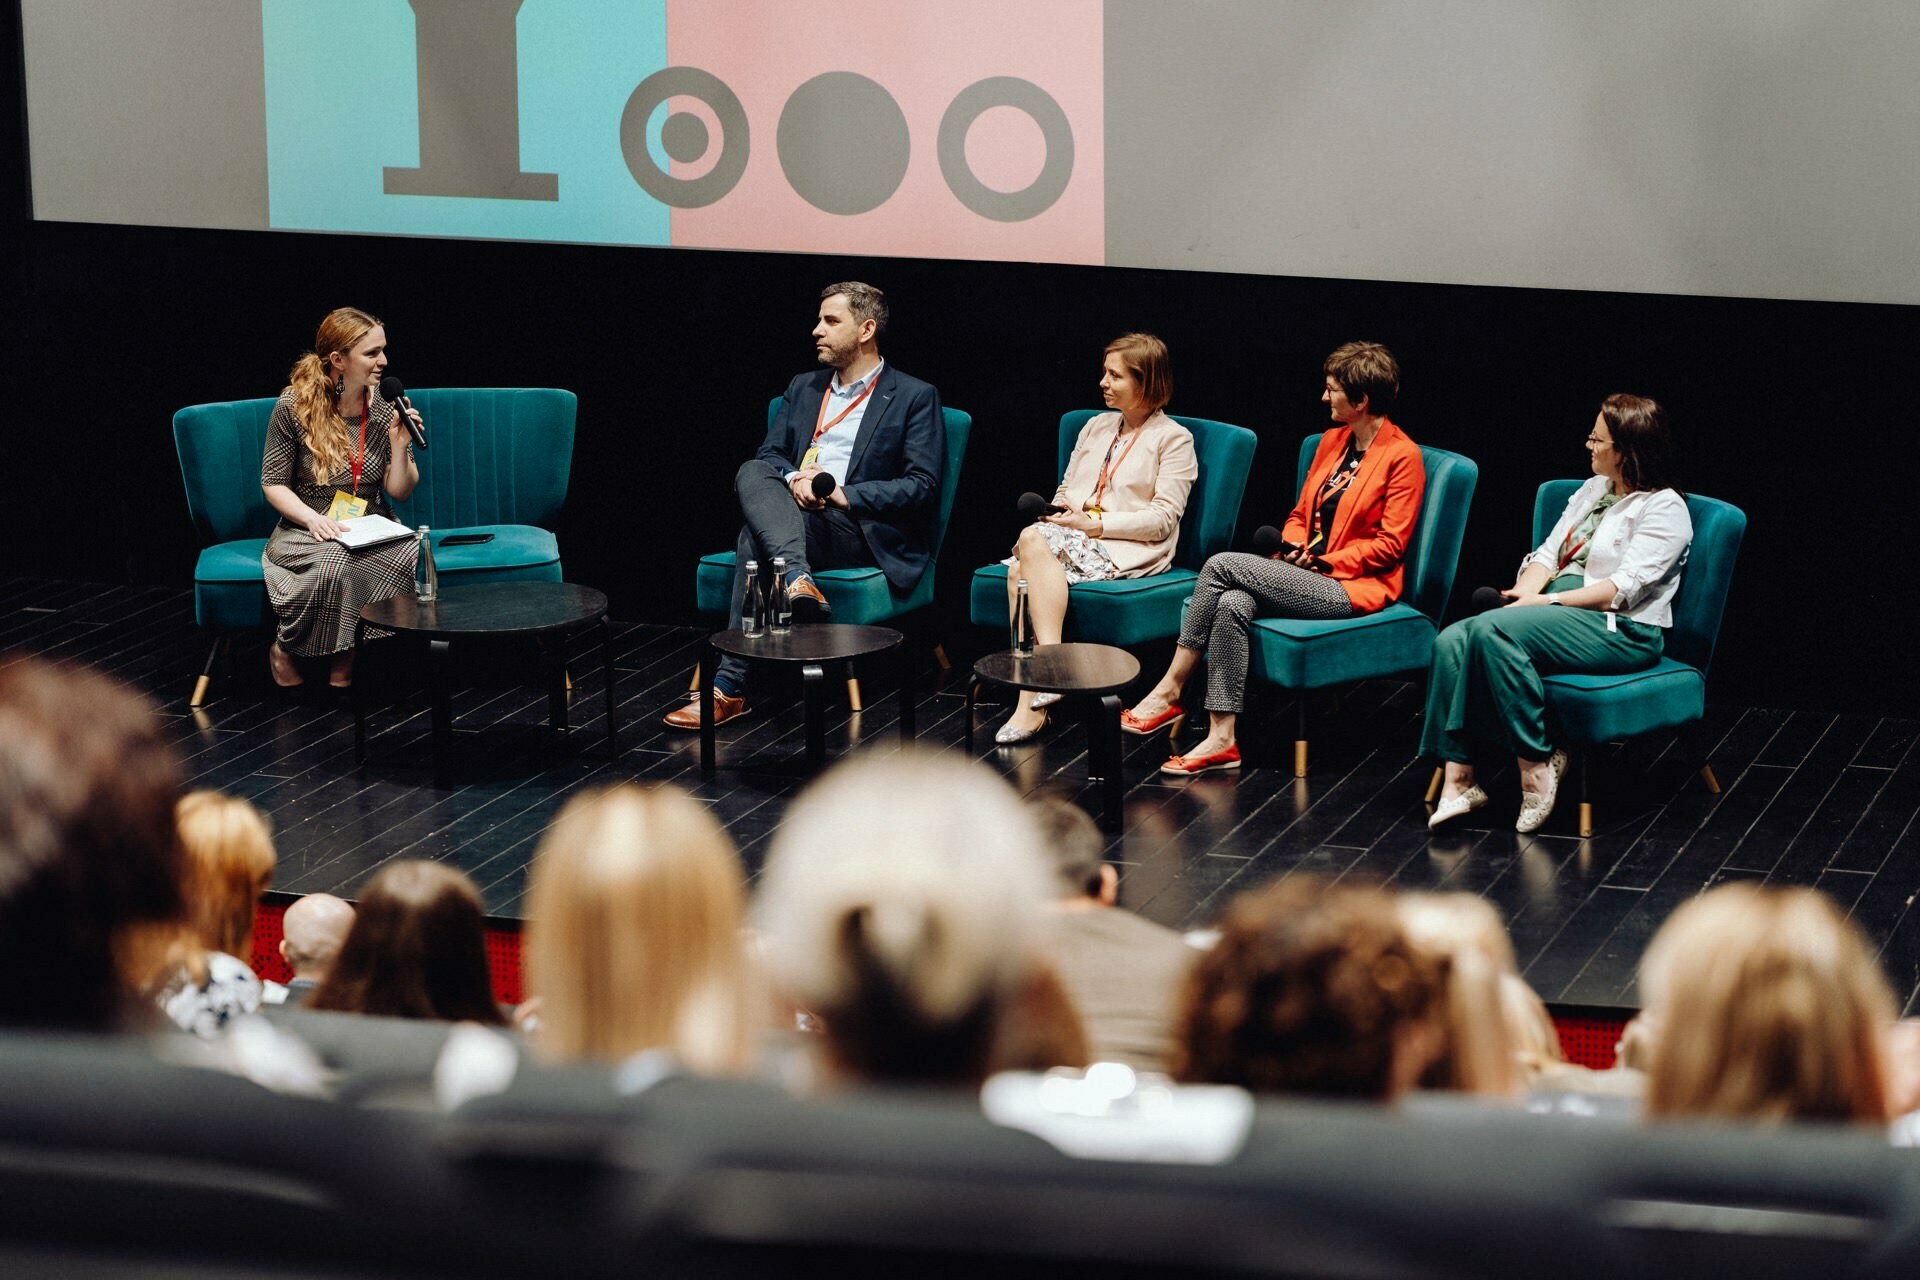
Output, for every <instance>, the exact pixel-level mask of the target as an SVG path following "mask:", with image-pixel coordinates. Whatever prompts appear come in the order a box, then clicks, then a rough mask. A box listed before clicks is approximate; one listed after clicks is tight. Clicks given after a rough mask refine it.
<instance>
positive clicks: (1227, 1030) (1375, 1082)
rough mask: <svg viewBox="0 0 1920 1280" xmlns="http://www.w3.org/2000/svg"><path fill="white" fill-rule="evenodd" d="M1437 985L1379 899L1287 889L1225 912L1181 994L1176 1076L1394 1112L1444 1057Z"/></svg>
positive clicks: (1254, 895) (1392, 911)
mask: <svg viewBox="0 0 1920 1280" xmlns="http://www.w3.org/2000/svg"><path fill="white" fill-rule="evenodd" d="M1445 979H1446V975H1445V972H1444V966H1442V965H1441V964H1439V963H1438V962H1436V961H1435V960H1433V959H1432V958H1431V957H1430V956H1429V955H1428V954H1427V953H1426V952H1425V951H1423V950H1421V949H1420V948H1418V947H1416V946H1414V945H1413V943H1412V941H1411V940H1410V939H1409V938H1408V937H1407V933H1406V930H1405V928H1404V927H1403V926H1402V925H1401V923H1400V917H1399V913H1398V911H1397V909H1396V908H1395V905H1394V900H1393V898H1392V897H1391V896H1390V895H1388V894H1387V893H1385V892H1383V891H1381V890H1378V889H1363V888H1353V887H1348V886H1345V885H1328V884H1327V883H1326V882H1325V881H1323V880H1321V879H1319V878H1317V877H1314V876H1305V875H1295V876H1289V877H1287V878H1285V879H1283V880H1280V881H1279V882H1277V883H1275V884H1272V885H1268V886H1266V887H1265V888H1261V889H1255V890H1251V891H1249V892H1247V893H1243V894H1241V895H1240V896H1239V897H1238V898H1236V899H1234V901H1233V902H1232V903H1231V904H1230V905H1229V906H1228V907H1227V911H1226V914H1225V917H1224V918H1223V919H1222V921H1221V929H1220V939H1219V941H1218V942H1216V943H1215V944H1214V946H1213V949H1212V950H1211V951H1208V952H1206V953H1205V954H1203V955H1202V956H1200V958H1199V960H1198V961H1197V962H1196V963H1195V965H1194V969H1193V973H1192V976H1191V977H1190V978H1189V979H1188V982H1187V990H1186V1000H1185V1008H1184V1011H1183V1013H1182V1016H1181V1019H1180V1024H1179V1025H1180V1030H1181V1034H1180V1040H1181V1052H1180V1055H1179V1057H1178V1058H1177V1059H1176V1063H1175V1074H1176V1075H1177V1076H1178V1077H1179V1078H1180V1079H1182V1080H1184V1081H1188V1082H1191V1083H1196V1084H1235V1085H1240V1086H1242V1087H1243V1088H1247V1089H1252V1090H1254V1091H1255V1092H1258V1093H1304V1094H1320V1095H1325V1096H1333V1097H1343V1098H1351V1099H1370V1100H1378V1101H1391V1100H1393V1099H1395V1098H1397V1097H1398V1096H1399V1095H1400V1094H1402V1093H1404V1092H1405V1091H1407V1090H1408V1089H1411V1088H1413V1087H1414V1085H1415V1083H1416V1082H1417V1081H1418V1080H1419V1079H1420V1077H1421V1075H1422V1074H1423V1073H1424V1072H1425V1071H1426V1069H1427V1067H1428V1066H1429V1065H1430V1064H1431V1063H1432V1062H1433V1061H1434V1059H1435V1058H1436V1056H1438V1053H1439V1051H1440V1049H1441V1048H1442V1046H1443V1045H1444V1044H1445V1035H1444V1032H1443V1031H1441V1030H1440V1029H1439V1028H1438V1027H1437V1026H1436V1024H1435V1016H1436V1014H1437V1012H1438V1010H1439V1009H1440V1008H1441V1007H1442V1004H1443V999H1444V995H1443V984H1444V982H1445Z"/></svg>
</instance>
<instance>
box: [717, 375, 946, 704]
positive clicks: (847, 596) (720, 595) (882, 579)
mask: <svg viewBox="0 0 1920 1280" xmlns="http://www.w3.org/2000/svg"><path fill="white" fill-rule="evenodd" d="M785 400H786V397H785V396H775V397H774V398H773V399H772V400H770V401H768V403H767V425H769V426H771V425H773V419H774V417H775V415H777V414H778V413H779V412H780V406H781V405H782V404H783V403H784V402H785ZM941 414H942V416H943V417H944V419H945V421H946V429H947V457H946V470H945V472H944V474H943V475H942V476H941V480H940V502H939V509H938V511H937V513H936V514H935V517H934V519H935V523H934V527H933V548H932V554H931V555H929V557H928V559H927V571H926V572H925V573H923V574H921V575H920V581H919V582H918V583H916V584H915V585H914V588H913V590H911V591H900V590H897V589H896V588H895V587H894V586H893V584H892V583H890V582H888V581H887V575H886V574H884V573H882V572H880V570H879V569H877V568H874V567H872V566H869V567H867V568H862V569H820V570H816V571H815V573H814V575H813V581H814V584H815V585H816V586H818V587H819V588H820V594H822V595H824V596H825V597H826V598H827V603H828V604H829V605H831V606H832V608H833V621H835V622H844V623H852V624H857V625H860V626H873V625H875V624H877V623H882V622H886V621H888V620H890V619H893V618H900V617H906V616H908V615H913V616H915V617H920V616H923V614H922V611H923V610H925V609H926V608H927V606H929V605H931V604H932V603H933V579H934V571H935V569H937V568H938V567H939V563H940V547H941V545H942V544H943V543H945V542H946V540H947V522H948V521H949V520H951V519H952V517H953V497H954V494H956V493H958V492H959V491H960V467H961V464H962V463H964V462H965V461H966V458H967V439H968V437H969V436H971V435H972V434H973V415H972V414H969V413H966V412H963V411H962V410H959V409H954V408H942V410H941ZM734 563H735V557H734V553H733V552H731V551H718V552H715V553H714V554H712V555H708V556H702V557H700V565H699V568H698V569H697V570H696V572H695V576H694V599H695V601H696V603H697V604H698V606H699V608H700V612H702V613H719V614H724V613H726V612H727V610H728V609H729V608H730V607H731V606H732V604H733V574H734ZM943 661H944V659H943ZM695 678H696V680H697V679H698V677H697V676H696V677H695ZM847 696H848V698H849V699H850V701H851V703H852V706H853V709H854V710H855V711H858V710H860V685H859V682H858V681H857V680H854V679H852V678H851V677H849V679H848V681H847Z"/></svg>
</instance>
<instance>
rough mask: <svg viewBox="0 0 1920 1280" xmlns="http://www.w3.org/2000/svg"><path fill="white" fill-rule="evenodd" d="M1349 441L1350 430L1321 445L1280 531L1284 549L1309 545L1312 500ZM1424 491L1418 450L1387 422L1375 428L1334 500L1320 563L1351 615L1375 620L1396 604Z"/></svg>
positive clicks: (1423, 471) (1344, 429) (1337, 430)
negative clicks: (1336, 502) (1336, 503)
mask: <svg viewBox="0 0 1920 1280" xmlns="http://www.w3.org/2000/svg"><path fill="white" fill-rule="evenodd" d="M1352 437H1353V429H1352V428H1350V427H1335V428H1334V429H1333V430H1331V431H1329V432H1327V433H1326V434H1325V435H1323V436H1321V437H1320V449H1319V452H1317V453H1315V454H1314V455H1313V465H1312V466H1310V467H1308V468H1307V484H1306V487H1305V488H1303V489H1302V490H1301V491H1300V500H1299V501H1298V502H1296V503H1295V504H1294V507H1293V510H1292V511H1291V512H1289V513H1288V515H1287V523H1286V525H1285V527H1284V528H1283V529H1282V530H1281V532H1282V534H1283V535H1284V536H1285V538H1286V539H1287V541H1289V542H1295V543H1303V542H1305V541H1306V540H1307V520H1308V518H1309V516H1310V515H1311V513H1312V509H1313V504H1314V497H1315V495H1317V494H1318V493H1319V491H1320V486H1321V485H1322V484H1324V483H1325V482H1326V479H1327V477H1328V476H1330V475H1332V474H1333V469H1334V467H1336V466H1338V465H1339V463H1340V459H1341V457H1342V456H1344V455H1345V454H1346V452H1347V441H1348V440H1350V439H1351V438H1352ZM1426 491H1427V466H1426V463H1425V462H1424V461H1423V460H1422V459H1421V457H1420V446H1419V445H1417V444H1415V443H1414V442H1413V441H1411V440H1409V439H1407V433H1406V432H1404V431H1402V430H1401V429H1400V428H1398V427H1396V426H1394V425H1393V421H1392V420H1391V419H1388V420H1385V421H1383V422H1381V424H1380V430H1379V431H1378V432H1377V433H1375V435H1374V437H1373V443H1372V444H1370V445H1368V446H1367V453H1366V456H1365V457H1364V458H1362V459H1361V460H1360V473H1359V474H1358V475H1356V476H1354V478H1353V483H1352V484H1351V485H1349V486H1348V487H1347V491H1346V493H1344V494H1342V495H1341V497H1340V507H1339V509H1338V510H1336V511H1335V512H1334V513H1333V528H1332V530H1331V531H1330V532H1329V534H1328V537H1327V548H1328V549H1327V550H1326V551H1324V552H1322V553H1321V556H1320V558H1321V559H1322V560H1325V561H1326V562H1327V565H1328V566H1329V568H1330V570H1331V574H1330V576H1331V577H1332V578H1333V580H1334V581H1336V582H1338V583H1339V584H1340V586H1341V589H1342V590H1344V591H1345V592H1346V593H1347V599H1349V600H1351V601H1352V602H1353V611H1354V612H1355V613H1373V612H1375V611H1376V610H1379V609H1384V608H1386V607H1387V606H1388V605H1390V604H1392V603H1393V602H1394V601H1395V600H1398V599H1399V598H1400V592H1401V588H1402V585H1403V579H1404V576H1405V575H1404V570H1403V569H1402V566H1401V561H1402V560H1403V559H1404V558H1405V556H1406V554H1407V539H1408V538H1411V537H1412V536H1413V524H1414V521H1415V520H1418V519H1419V518H1420V499H1421V497H1422V496H1423V495H1424V494H1425V493H1426Z"/></svg>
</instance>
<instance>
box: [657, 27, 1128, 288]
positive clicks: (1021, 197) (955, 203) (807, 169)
mask: <svg viewBox="0 0 1920 1280" xmlns="http://www.w3.org/2000/svg"><path fill="white" fill-rule="evenodd" d="M1101 32H1102V7H1101V0H1047V2H1046V3H1034V2H1033V0H969V2H966V3H949V2H945V0H942V2H939V3H927V2H922V0H916V2H915V3H911V4H890V5H873V4H871V3H857V4H856V3H848V2H846V0H820V2H818V3H814V4H808V5H795V4H787V3H775V2H773V0H668V4H667V60H668V63H669V65H672V66H679V67H693V68H698V69H699V70H701V71H705V72H710V73H712V74H713V75H714V76H716V77H718V78H719V79H720V80H721V81H722V82H724V84H725V85H726V86H727V88H728V89H730V90H731V91H732V92H733V93H734V94H735V95H737V97H738V98H739V100H740V105H741V106H742V107H743V108H744V111H745V115H746V119H747V121H748V125H749V129H750V131H751V143H750V148H749V155H748V160H747V164H746V170H745V172H744V173H743V174H741V176H740V179H739V181H738V183H737V184H736V185H734V186H733V187H732V188H731V190H729V191H727V192H726V194H724V195H723V196H721V197H720V198H718V199H716V200H714V201H713V202H712V203H710V204H706V205H704V206H703V207H700V208H675V209H674V210H673V211H672V223H673V239H672V243H674V244H676V245H685V246H694V247H700V248H715V249H763V250H775V251H788V252H801V253H841V254H874V255H881V256H890V257H939V258H991V259H1001V260H1009V261H1036V262H1073V263H1100V262H1103V261H1104V260H1105V248H1106V228H1105V206H1106V190H1105V181H1106V174H1105V154H1106V139H1105V137H1104V136H1103V131H1102V120H1103V116H1104V106H1103V92H1104V89H1103V84H1102V67H1103V50H1102V47H1101V41H1102V36H1101ZM667 107H668V111H669V112H674V113H679V112H685V113H688V114H692V115H696V116H699V117H700V118H701V120H702V123H703V124H708V125H710V126H711V125H716V124H717V123H718V122H717V121H716V120H715V119H714V117H713V113H712V112H711V111H710V110H709V109H708V108H707V107H706V106H705V104H700V103H696V102H695V101H693V100H692V99H690V98H683V97H676V98H673V99H670V100H669V102H668V104H667ZM950 110H951V112H952V115H951V118H949V115H950ZM783 113H784V119H783ZM663 114H664V113H663ZM943 120H944V121H946V122H947V129H946V144H947V145H946V146H945V147H944V148H943V147H942V122H943ZM693 133H694V136H696V137H698V136H702V135H701V134H700V132H699V131H698V130H694V131H693ZM722 134H723V130H721V129H719V128H717V127H710V128H709V130H708V131H707V134H706V135H705V136H706V137H707V138H708V139H709V140H708V145H707V150H706V151H705V152H704V153H701V154H698V155H693V156H689V155H688V152H689V151H690V149H691V148H690V147H689V146H688V145H686V144H685V143H684V141H683V142H682V143H681V144H680V145H679V146H678V147H677V148H674V149H670V151H669V154H670V155H672V157H673V158H672V161H671V169H670V172H671V173H672V175H673V176H674V177H675V178H694V177H698V176H699V175H701V174H703V173H706V172H708V171H710V170H711V169H712V168H713V166H714V158H715V156H716V155H717V154H718V152H719V150H720V149H721V148H722V147H723V146H727V145H737V144H734V142H733V140H732V139H726V138H723V136H722ZM1068 136H1070V137H1071V163H1070V164H1069V163H1068V162H1067V156H1066V153H1065V150H1064V149H1063V148H1059V147H1058V144H1059V143H1060V142H1062V141H1064V140H1065V138H1066V137H1068ZM943 150H944V153H945V155H944V158H945V167H944V169H943V164H942V160H943Z"/></svg>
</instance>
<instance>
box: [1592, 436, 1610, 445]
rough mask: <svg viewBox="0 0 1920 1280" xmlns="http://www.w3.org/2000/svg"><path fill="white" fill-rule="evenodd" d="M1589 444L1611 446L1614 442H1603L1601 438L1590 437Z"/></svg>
mask: <svg viewBox="0 0 1920 1280" xmlns="http://www.w3.org/2000/svg"><path fill="white" fill-rule="evenodd" d="M1587 443H1588V444H1597V445H1611V444H1612V443H1613V441H1611V440H1602V439H1601V438H1600V437H1599V436H1588V437H1587Z"/></svg>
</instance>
